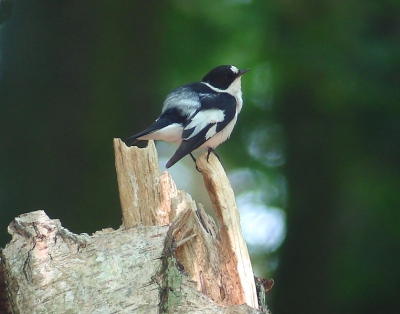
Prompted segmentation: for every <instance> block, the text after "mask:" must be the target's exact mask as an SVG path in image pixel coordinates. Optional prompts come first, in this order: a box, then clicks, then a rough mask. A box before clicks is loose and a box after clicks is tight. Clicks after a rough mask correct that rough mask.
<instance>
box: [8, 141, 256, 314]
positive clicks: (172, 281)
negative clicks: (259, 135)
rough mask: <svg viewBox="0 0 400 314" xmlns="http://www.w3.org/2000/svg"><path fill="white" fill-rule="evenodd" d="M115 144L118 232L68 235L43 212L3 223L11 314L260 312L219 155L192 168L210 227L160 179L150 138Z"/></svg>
mask: <svg viewBox="0 0 400 314" xmlns="http://www.w3.org/2000/svg"><path fill="white" fill-rule="evenodd" d="M114 149H115V163H116V170H117V178H118V188H119V193H120V200H121V207H122V217H123V225H122V226H121V227H120V228H119V229H118V230H112V229H106V230H102V231H98V232H96V233H94V234H93V235H92V236H89V235H87V234H80V235H76V234H73V233H71V232H70V231H68V230H67V229H65V228H63V227H62V226H61V223H60V221H58V220H57V219H54V220H51V219H50V218H49V217H47V215H46V214H45V213H44V212H43V211H36V212H31V213H28V214H24V215H21V216H19V217H17V218H15V220H14V221H13V222H11V223H10V225H9V228H8V231H9V233H10V234H11V235H12V241H11V242H10V243H9V244H8V245H7V246H6V248H5V249H3V250H2V252H1V262H2V264H1V266H2V267H0V272H1V271H2V270H3V274H4V278H5V283H6V288H7V295H8V299H9V301H10V308H11V309H12V311H13V313H66V312H68V313H114V312H122V313H260V312H259V305H258V299H257V297H259V296H257V292H256V288H255V283H254V276H253V271H252V267H251V263H250V258H249V254H248V251H247V247H246V243H245V242H244V240H243V237H242V232H241V228H240V222H239V214H238V211H237V208H236V203H235V198H234V194H233V191H232V189H231V186H230V183H229V181H228V179H227V176H226V174H225V172H224V170H223V168H222V166H221V164H220V163H219V161H218V159H217V158H216V157H215V156H214V155H211V156H210V159H209V162H207V161H206V157H205V156H206V155H205V154H204V155H202V156H201V157H200V158H199V159H198V162H197V166H198V168H199V170H200V171H201V174H202V175H203V179H204V184H205V186H206V188H207V191H208V193H209V195H210V199H211V201H212V204H213V208H214V210H215V213H216V217H217V220H218V222H219V227H218V226H217V225H216V223H215V222H214V221H213V219H212V218H211V217H210V216H208V215H207V214H206V213H205V211H204V209H203V207H202V206H201V204H198V205H196V203H195V202H194V201H193V200H192V198H191V196H190V195H189V194H187V193H186V192H184V191H180V190H177V188H176V185H175V183H174V182H173V180H172V177H171V175H170V174H169V173H168V172H164V173H163V174H161V175H160V170H159V167H158V161H157V152H156V150H155V146H154V143H153V142H152V141H150V142H149V144H148V146H147V147H146V148H144V149H139V148H137V147H130V148H128V147H126V146H125V144H124V143H123V142H122V141H121V140H119V139H114ZM0 278H1V273H0ZM0 287H1V283H0ZM0 295H1V291H0Z"/></svg>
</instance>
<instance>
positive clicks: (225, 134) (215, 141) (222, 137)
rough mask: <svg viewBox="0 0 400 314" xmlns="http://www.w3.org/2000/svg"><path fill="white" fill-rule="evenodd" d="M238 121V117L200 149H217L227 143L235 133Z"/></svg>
mask: <svg viewBox="0 0 400 314" xmlns="http://www.w3.org/2000/svg"><path fill="white" fill-rule="evenodd" d="M236 120H237V115H236V116H235V117H234V118H233V120H232V121H231V122H229V123H228V125H227V126H226V127H225V128H224V129H223V130H222V131H220V132H218V133H217V134H215V135H214V136H213V137H211V138H210V139H209V140H208V141H206V142H205V143H204V144H203V145H201V146H200V147H199V148H209V147H211V148H215V147H217V146H218V145H219V144H221V143H223V142H225V141H226V140H227V139H228V138H229V136H230V135H231V133H232V131H233V127H234V126H235V124H236Z"/></svg>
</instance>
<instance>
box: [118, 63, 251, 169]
mask: <svg viewBox="0 0 400 314" xmlns="http://www.w3.org/2000/svg"><path fill="white" fill-rule="evenodd" d="M248 70H249V69H244V70H239V69H238V68H236V67H235V66H233V65H221V66H218V67H216V68H214V69H212V70H211V71H210V72H208V73H207V75H206V76H204V78H203V79H202V80H201V82H195V83H191V84H187V85H183V86H181V87H178V88H177V89H175V90H173V91H172V92H171V93H170V94H169V95H168V96H167V98H166V99H165V101H164V105H163V107H162V111H161V115H160V117H159V118H158V119H157V120H156V121H155V122H154V123H153V124H152V125H150V126H149V127H148V128H147V129H145V130H144V131H142V132H140V133H138V134H135V135H133V136H131V137H130V138H128V139H127V140H126V141H125V143H126V145H128V146H132V145H134V144H135V143H136V142H137V141H138V140H163V141H166V142H170V143H175V144H178V145H179V147H178V149H177V150H176V152H175V154H174V155H173V156H172V157H171V159H170V160H169V161H168V162H167V164H166V167H167V168H169V167H171V166H172V165H174V164H175V163H176V162H177V161H179V160H180V159H181V158H183V157H184V156H186V155H190V156H191V157H192V159H193V160H194V161H195V162H196V159H195V158H194V157H193V155H192V151H194V150H196V149H201V148H206V149H208V154H210V152H214V149H215V148H216V147H217V146H218V145H219V144H221V143H222V142H224V141H226V140H227V139H228V138H229V136H230V135H231V133H232V130H233V127H234V126H235V124H236V120H237V116H238V114H239V112H240V110H241V109H242V105H243V100H242V87H241V78H242V75H243V74H245V73H246V72H247V71H248ZM214 153H215V152H214ZM208 156H209V155H208ZM217 156H218V155H217Z"/></svg>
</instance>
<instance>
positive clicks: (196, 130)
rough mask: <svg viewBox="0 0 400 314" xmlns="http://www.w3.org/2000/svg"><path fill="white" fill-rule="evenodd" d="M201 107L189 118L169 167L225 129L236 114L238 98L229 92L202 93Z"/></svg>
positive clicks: (168, 164) (200, 95)
mask: <svg viewBox="0 0 400 314" xmlns="http://www.w3.org/2000/svg"><path fill="white" fill-rule="evenodd" d="M199 98H200V102H201V107H200V108H199V109H197V110H196V111H195V112H194V113H193V114H192V116H191V117H190V118H189V119H188V121H187V123H186V125H185V127H184V130H183V133H182V139H183V141H182V143H181V145H180V146H179V148H178V149H177V151H176V152H175V154H174V155H173V156H172V157H171V159H170V160H169V161H168V163H167V165H166V167H167V168H169V167H171V166H172V165H174V164H175V163H176V162H177V161H179V160H180V159H182V158H183V157H184V156H186V155H188V154H189V153H191V152H192V151H194V150H195V149H197V148H199V147H200V146H201V145H203V144H204V143H205V142H206V141H207V140H209V139H210V138H211V137H213V136H214V135H215V134H217V133H218V132H220V131H221V130H223V129H224V128H225V127H226V126H227V125H228V123H229V122H231V121H232V119H233V118H234V117H235V115H236V99H235V97H233V96H232V95H230V94H228V93H217V92H213V93H204V94H203V93H200V94H199Z"/></svg>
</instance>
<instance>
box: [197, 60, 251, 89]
mask: <svg viewBox="0 0 400 314" xmlns="http://www.w3.org/2000/svg"><path fill="white" fill-rule="evenodd" d="M249 70H250V69H244V70H239V69H238V68H237V67H235V66H233V65H220V66H218V67H216V68H214V69H212V70H211V71H210V72H208V73H207V74H206V76H204V77H203V79H202V82H203V83H208V84H209V85H211V86H212V87H214V88H217V89H220V90H227V89H228V88H229V87H230V86H231V85H232V83H234V82H235V81H236V80H238V81H239V82H240V78H241V76H242V75H243V74H245V73H246V72H247V71H249Z"/></svg>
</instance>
